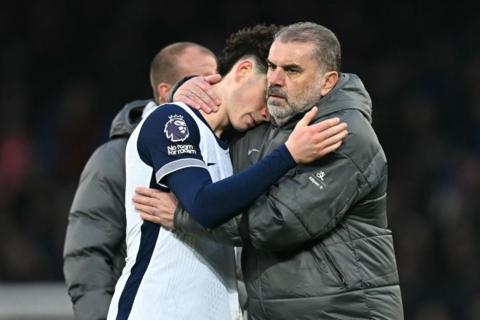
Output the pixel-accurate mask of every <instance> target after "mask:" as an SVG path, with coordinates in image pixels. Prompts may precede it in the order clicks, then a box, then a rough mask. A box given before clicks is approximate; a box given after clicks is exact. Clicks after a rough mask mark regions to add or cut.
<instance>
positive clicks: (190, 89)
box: [173, 74, 222, 113]
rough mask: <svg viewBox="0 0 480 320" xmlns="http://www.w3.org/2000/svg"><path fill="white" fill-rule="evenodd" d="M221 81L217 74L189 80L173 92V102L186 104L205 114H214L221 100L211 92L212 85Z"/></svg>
mask: <svg viewBox="0 0 480 320" xmlns="http://www.w3.org/2000/svg"><path fill="white" fill-rule="evenodd" d="M221 79H222V77H221V76H220V75H219V74H212V75H210V76H198V77H194V78H192V79H189V80H188V81H186V82H185V83H184V84H182V85H181V86H180V87H179V88H178V89H177V91H175V94H174V95H173V101H180V102H183V103H186V104H188V105H189V106H191V107H193V108H195V109H199V110H202V111H205V112H206V113H210V112H212V111H213V112H216V111H217V110H218V106H219V105H220V104H221V100H220V98H219V97H218V96H217V95H216V94H215V93H214V92H213V90H212V84H215V83H217V82H219V81H220V80H221Z"/></svg>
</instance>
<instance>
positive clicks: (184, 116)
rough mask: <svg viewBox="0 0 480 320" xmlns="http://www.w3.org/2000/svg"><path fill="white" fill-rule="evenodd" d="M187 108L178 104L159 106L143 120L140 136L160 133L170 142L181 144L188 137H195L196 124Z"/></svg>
mask: <svg viewBox="0 0 480 320" xmlns="http://www.w3.org/2000/svg"><path fill="white" fill-rule="evenodd" d="M187 108H188V106H186V105H183V104H178V103H167V104H163V105H161V106H159V107H158V108H157V109H155V110H154V111H153V112H152V113H151V114H149V116H148V117H147V119H145V123H144V124H143V126H142V129H141V134H140V135H141V136H142V135H145V134H147V135H149V133H151V134H153V135H157V134H158V132H159V131H162V132H163V133H164V134H165V138H166V139H168V140H170V141H171V142H181V141H185V140H186V139H187V138H189V137H190V138H192V137H197V136H198V135H199V129H198V124H197V123H196V121H195V119H194V118H193V117H192V115H191V114H190V112H189V111H188V109H187ZM192 135H193V136H192Z"/></svg>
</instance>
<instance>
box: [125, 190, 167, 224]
mask: <svg viewBox="0 0 480 320" xmlns="http://www.w3.org/2000/svg"><path fill="white" fill-rule="evenodd" d="M132 200H133V204H134V206H135V209H136V210H137V211H138V213H139V214H140V217H142V219H143V220H146V221H150V222H153V223H156V224H161V225H162V226H163V227H164V228H165V229H168V230H172V229H173V215H174V212H175V208H176V207H177V198H176V197H175V195H174V194H173V193H167V192H162V191H159V190H156V189H149V188H142V187H138V188H136V189H135V195H134V196H133V199H132Z"/></svg>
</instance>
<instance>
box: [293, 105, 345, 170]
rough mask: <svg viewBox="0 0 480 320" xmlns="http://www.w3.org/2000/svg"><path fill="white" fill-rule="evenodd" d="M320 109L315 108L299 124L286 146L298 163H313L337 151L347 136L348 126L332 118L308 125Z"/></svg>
mask: <svg viewBox="0 0 480 320" xmlns="http://www.w3.org/2000/svg"><path fill="white" fill-rule="evenodd" d="M317 111H318V108H317V107H313V108H312V110H310V111H309V112H307V113H306V114H305V116H303V118H302V119H301V120H300V121H299V122H298V123H297V125H296V126H295V129H294V130H293V132H292V133H291V134H290V136H289V137H288V140H287V142H286V143H285V145H286V146H287V149H288V151H290V154H291V155H292V157H293V159H294V160H295V162H296V163H299V164H304V163H309V162H312V161H314V160H316V159H319V158H321V157H323V156H324V155H326V154H328V153H330V152H332V151H335V150H337V149H338V148H339V147H340V145H341V144H342V142H343V139H344V138H345V137H346V136H347V134H348V131H347V124H346V123H344V122H342V123H340V119H339V118H332V119H327V120H323V121H321V122H319V123H315V124H313V125H311V126H309V125H308V124H309V123H310V122H311V121H312V120H313V119H314V118H315V115H316V114H317Z"/></svg>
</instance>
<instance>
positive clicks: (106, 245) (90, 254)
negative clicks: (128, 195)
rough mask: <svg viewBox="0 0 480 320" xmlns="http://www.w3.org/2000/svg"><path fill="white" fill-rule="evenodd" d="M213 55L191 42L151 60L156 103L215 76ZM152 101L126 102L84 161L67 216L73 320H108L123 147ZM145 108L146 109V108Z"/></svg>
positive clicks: (119, 236) (120, 227)
mask: <svg viewBox="0 0 480 320" xmlns="http://www.w3.org/2000/svg"><path fill="white" fill-rule="evenodd" d="M216 68H217V63H216V58H215V55H214V54H213V53H212V52H211V51H210V50H209V49H207V48H205V47H203V46H200V45H198V44H195V43H191V42H179V43H175V44H172V45H170V46H167V47H165V48H164V49H162V50H161V51H159V52H158V54H157V55H156V56H155V58H154V59H153V61H152V65H151V69H150V80H151V85H152V88H153V93H154V97H155V100H156V102H158V103H164V102H166V101H167V95H168V92H169V91H170V88H171V86H172V85H173V84H174V83H175V82H176V81H177V80H179V79H181V78H182V77H185V76H187V75H208V74H214V73H216ZM156 105H157V104H156V103H155V102H154V101H152V100H150V101H134V102H132V103H129V104H127V105H126V106H125V107H124V108H123V109H122V111H120V113H119V114H118V115H117V116H116V117H115V119H114V120H113V123H112V126H111V130H110V140H109V141H108V142H106V143H105V144H103V145H102V146H100V147H99V148H98V149H97V150H96V151H95V152H94V153H93V154H92V156H91V157H90V159H89V160H88V162H87V164H86V166H85V168H84V170H83V172H82V175H81V177H80V183H79V186H78V189H77V191H76V193H75V198H74V200H73V203H72V207H71V209H70V214H69V222H68V227H67V234H66V239H65V248H64V265H63V271H64V275H65V280H66V283H67V287H68V293H69V295H70V297H71V300H72V303H73V307H74V313H75V317H76V318H77V319H88V320H97V319H106V317H107V313H108V307H109V305H110V300H111V298H112V294H113V291H114V288H115V284H116V282H117V279H118V277H119V276H120V272H121V271H122V269H123V266H124V265H125V243H124V242H125V223H126V222H125V147H126V145H127V140H128V137H129V136H130V133H131V132H132V131H133V129H135V126H136V125H137V124H138V122H140V120H141V117H142V113H143V112H148V110H150V109H152V108H155V107H156ZM145 106H146V107H145Z"/></svg>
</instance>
